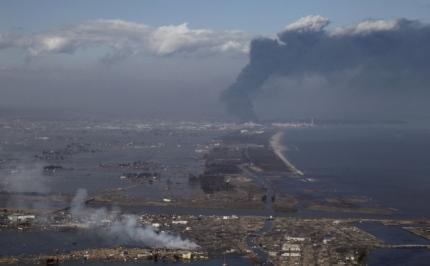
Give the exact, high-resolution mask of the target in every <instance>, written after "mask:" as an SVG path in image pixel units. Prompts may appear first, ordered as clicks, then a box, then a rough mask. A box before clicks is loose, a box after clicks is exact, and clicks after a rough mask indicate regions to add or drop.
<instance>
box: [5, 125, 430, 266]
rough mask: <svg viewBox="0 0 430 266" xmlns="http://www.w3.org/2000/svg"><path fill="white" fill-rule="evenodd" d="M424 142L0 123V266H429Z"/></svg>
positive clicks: (399, 132)
mask: <svg viewBox="0 0 430 266" xmlns="http://www.w3.org/2000/svg"><path fill="white" fill-rule="evenodd" d="M396 127H398V128H396ZM333 132H337V133H336V134H337V135H336V134H334V133H333ZM387 132H395V134H394V135H390V134H387ZM429 132H430V131H428V130H427V129H416V128H408V127H403V125H381V126H375V125H372V126H371V127H367V126H363V125H360V126H356V127H341V126H333V125H316V124H314V123H302V122H300V123H265V124H256V123H243V124H236V123H221V122H218V123H215V122H166V121H146V122H142V121H107V120H67V121H62V120H30V119H18V118H14V119H5V120H0V177H1V178H0V264H1V265H36V264H39V265H40V264H41V265H76V264H78V263H79V264H86V265H134V264H136V263H143V264H144V265H223V264H227V265H366V264H368V265H408V264H407V263H406V262H407V261H406V262H405V261H404V260H402V258H404V257H408V258H409V257H410V258H413V259H416V260H417V261H418V260H420V261H423V260H427V261H429V260H430V252H429V247H430V240H429V239H430V219H429V217H430V213H429V212H428V208H426V206H425V205H424V203H423V202H426V201H425V200H426V199H427V197H428V195H427V194H425V193H423V192H424V191H428V190H427V188H428V187H429V182H428V181H425V178H426V177H428V175H427V174H429V173H430V169H429V168H428V165H427V164H426V163H425V160H424V159H423V158H422V154H420V153H419V152H424V150H426V147H428V145H429V143H427V142H426V139H427V138H425V136H427V135H428V134H429ZM384 134H385V135H384ZM358 135H360V136H361V137H360V138H359V139H360V141H358V138H357V136H358ZM332 136H335V137H332ZM363 136H365V137H364V138H363ZM375 136H376V137H375ZM382 136H384V137H382ZM417 136H422V138H421V140H422V141H421V142H419V143H418V142H417V141H419V140H420V138H419V137H417ZM411 140H413V141H411ZM406 147H410V149H409V150H411V151H412V150H413V151H415V153H416V156H415V157H411V155H410V154H409V155H408V156H407V157H408V158H415V159H409V161H407V160H405V159H404V157H402V156H401V155H398V154H395V151H396V150H402V151H403V152H408V149H406ZM417 147H422V148H419V149H416V148H417ZM427 150H428V149H427ZM417 169H419V170H417ZM382 173H383V174H382ZM402 178H409V183H408V184H411V185H410V187H403V188H399V187H398V186H397V185H393V180H400V179H402ZM411 180H413V182H411ZM400 183H401V182H400ZM396 184H398V182H396ZM395 195H397V197H396V196H395ZM412 195H414V196H412ZM405 202H409V203H408V204H405ZM414 202H416V204H412V203H414ZM427 202H428V201H427ZM393 257H394V258H396V259H395V260H392V259H391V260H390V258H393ZM390 261H391V262H392V263H389V262H390ZM383 262H384V263H385V264H383ZM394 262H396V263H397V264H395V263H394ZM393 263H394V264H393ZM398 263H400V264H398ZM402 263H403V264H402Z"/></svg>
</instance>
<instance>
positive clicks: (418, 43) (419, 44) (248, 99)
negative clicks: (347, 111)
mask: <svg viewBox="0 0 430 266" xmlns="http://www.w3.org/2000/svg"><path fill="white" fill-rule="evenodd" d="M327 25H329V21H328V19H326V18H323V17H321V16H307V17H303V18H301V19H299V20H298V21H296V22H294V23H292V24H289V25H288V26H287V27H286V28H285V30H284V31H282V32H280V33H279V34H278V35H277V39H270V38H258V39H254V40H253V41H252V43H251V49H250V55H249V56H250V60H249V63H248V65H247V66H245V68H244V69H243V70H242V72H241V73H240V74H239V76H238V78H237V80H236V81H235V82H234V83H233V84H232V85H231V86H230V87H229V88H228V89H227V90H225V91H224V92H223V94H222V96H221V100H222V101H223V102H224V103H225V104H226V106H227V111H228V112H229V113H230V114H232V115H234V116H236V117H237V118H239V119H241V120H255V119H256V114H255V112H254V109H253V104H252V101H253V100H254V99H256V98H257V97H258V96H259V93H261V89H262V86H263V84H265V82H266V81H267V80H268V79H269V78H272V77H282V76H286V77H295V78H300V77H304V76H306V75H317V76H322V77H324V79H325V80H328V81H329V82H331V84H330V85H331V86H334V87H336V86H340V85H339V84H340V83H342V85H341V86H342V90H356V91H362V90H368V91H369V90H370V91H372V90H373V91H382V92H383V93H385V92H384V90H387V92H393V91H402V90H412V89H413V90H416V89H418V90H425V89H426V88H427V87H428V84H429V83H428V82H429V74H430V71H429V70H430V45H429V44H430V26H429V25H428V24H423V23H421V22H419V21H411V20H407V19H394V20H367V21H363V22H361V23H359V24H357V25H354V26H352V27H343V28H335V29H331V30H328V29H327ZM340 77H341V78H340ZM288 89H289V88H286V90H288ZM348 92H349V91H348Z"/></svg>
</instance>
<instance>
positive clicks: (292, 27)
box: [285, 15, 330, 31]
mask: <svg viewBox="0 0 430 266" xmlns="http://www.w3.org/2000/svg"><path fill="white" fill-rule="evenodd" d="M329 23H330V21H329V20H328V19H327V18H325V17H322V16H313V15H311V16H306V17H302V18H300V19H299V20H297V21H295V22H293V23H291V24H288V25H287V26H286V27H285V31H320V30H321V29H323V28H324V27H325V26H327V25H328V24H329Z"/></svg>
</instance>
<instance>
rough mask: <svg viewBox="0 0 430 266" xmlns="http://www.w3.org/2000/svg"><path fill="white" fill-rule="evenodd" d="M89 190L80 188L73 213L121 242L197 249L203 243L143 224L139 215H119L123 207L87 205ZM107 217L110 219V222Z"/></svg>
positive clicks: (74, 202) (73, 204)
mask: <svg viewBox="0 0 430 266" xmlns="http://www.w3.org/2000/svg"><path fill="white" fill-rule="evenodd" d="M87 197H88V195H87V191H86V190H85V189H79V190H78V192H77V193H76V195H75V197H74V199H73V200H72V204H71V213H72V215H73V217H75V218H79V219H81V220H82V221H86V222H87V223H88V224H89V225H90V226H91V227H92V228H93V229H94V230H96V232H97V233H98V234H100V235H101V236H102V237H104V238H106V239H107V240H108V241H114V242H115V243H117V244H140V245H144V246H148V247H152V248H168V249H187V250H190V249H196V248H198V247H199V246H198V245H197V244H195V243H194V242H192V241H190V240H188V239H182V238H181V237H179V236H175V235H171V234H169V233H166V232H163V231H162V232H156V231H155V230H154V228H153V227H152V226H149V225H145V226H141V225H140V224H139V222H138V217H137V216H135V215H129V214H124V215H119V210H116V211H115V210H113V211H108V210H107V209H105V208H98V209H94V208H88V207H86V206H85V200H86V199H87ZM106 221H110V222H109V224H106Z"/></svg>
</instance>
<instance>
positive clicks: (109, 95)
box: [0, 0, 430, 119]
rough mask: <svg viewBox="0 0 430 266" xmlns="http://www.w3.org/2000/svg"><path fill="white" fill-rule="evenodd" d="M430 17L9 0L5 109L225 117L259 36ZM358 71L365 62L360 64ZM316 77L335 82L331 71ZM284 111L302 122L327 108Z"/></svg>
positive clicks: (394, 7)
mask: <svg viewBox="0 0 430 266" xmlns="http://www.w3.org/2000/svg"><path fill="white" fill-rule="evenodd" d="M429 14H430V0H410V1H400V0H379V1H377V0H376V1H375V0H373V1H372V0H362V1H352V0H333V1H330V0H315V1H285V0H284V1H282V0H273V1H257V0H246V1H245V0H243V1H239V0H236V1H222V0H221V1H205V0H196V1H191V0H190V1H186V0H184V1H165V0H159V1H145V0H141V1H137V0H136V1H135V0H133V1H114V0H103V1H101V0H100V1H96V0H94V1H80V0H74V1H65V0H55V1H21V0H11V1H9V0H3V1H1V2H0V80H1V83H2V86H1V87H0V93H1V94H2V97H1V98H0V110H2V108H3V109H4V108H18V109H24V108H42V109H43V108H48V109H49V108H54V109H64V110H66V109H67V110H69V109H70V110H79V111H81V112H104V113H123V114H126V115H131V114H133V115H136V116H138V117H155V116H167V117H176V116H180V117H185V118H189V119H193V118H194V117H198V116H206V117H213V116H214V117H218V116H220V115H223V114H225V110H224V109H223V103H222V101H220V97H221V98H222V96H220V95H221V94H222V92H223V91H225V90H226V89H227V88H229V87H230V85H231V84H233V83H234V82H235V80H236V78H237V77H238V75H239V74H240V73H241V72H243V68H244V67H245V68H246V66H247V65H249V64H248V63H249V60H250V58H251V59H252V56H250V54H249V53H250V50H252V47H251V42H252V40H253V39H255V38H260V39H261V38H262V39H264V38H267V39H271V40H273V39H276V38H278V37H279V34H282V32H283V31H285V29H286V28H288V26H287V25H290V24H291V23H294V22H295V21H297V20H300V19H301V18H303V17H307V16H308V17H309V16H320V17H323V18H324V19H327V20H329V23H327V25H324V27H323V28H320V29H319V30H322V31H326V32H327V35H330V33H329V32H335V31H336V30H337V29H346V28H348V27H355V26H354V25H359V23H360V22H362V21H365V20H373V21H374V20H380V21H395V20H399V19H406V20H408V21H419V23H421V24H423V25H426V24H427V23H429V22H430V15H429ZM399 25H400V24H399ZM402 25H403V24H402ZM393 27H394V26H393ZM392 29H393V28H390V29H388V30H392ZM396 29H397V28H396ZM343 31H345V30H343ZM417 34H418V35H419V34H420V33H417ZM405 38H406V37H405ZM387 45H390V44H389V43H387ZM366 49H367V48H366ZM419 49H424V48H421V47H420V48H419ZM254 50H256V51H257V50H258V49H254ZM361 52H362V51H361ZM378 60H379V59H378ZM358 65H360V66H362V65H363V64H361V63H360V64H351V65H350V67H351V68H352V67H357V66H358ZM303 67H305V68H306V66H303ZM308 72H309V71H307V70H306V71H304V72H303V73H308ZM269 74H270V75H269ZM272 74H273V75H272ZM311 74H312V75H314V74H318V75H322V76H323V79H326V78H327V76H326V75H327V73H326V72H324V73H322V72H318V73H311ZM268 75H269V76H274V75H278V76H279V75H280V74H279V73H278V72H276V73H268ZM282 75H284V73H283V74H282ZM330 75H332V73H330ZM318 78H320V77H317V78H316V79H318ZM276 80H277V81H276V82H274V83H276V86H275V85H273V86H272V87H285V86H284V85H279V80H283V79H282V78H279V77H278V78H277V79H276ZM261 82H263V83H264V84H261V85H262V87H264V86H265V87H264V88H265V89H264V90H262V92H259V96H261V95H271V97H266V98H264V97H263V98H264V99H263V100H262V101H260V103H261V102H265V101H266V100H267V98H273V97H274V95H275V94H274V92H275V91H279V88H277V89H276V88H275V89H267V87H268V86H269V85H270V84H271V82H272V83H273V78H270V79H269V80H268V82H266V80H264V81H261ZM286 82H287V83H286V84H291V82H293V84H296V83H297V80H294V81H291V80H288V81H286ZM324 82H325V81H324ZM268 84H269V85H268ZM282 84H283V83H282ZM300 84H303V82H302V83H300ZM263 85H264V86H263ZM295 86H296V87H297V85H295ZM272 92H273V93H272ZM307 93H309V92H307ZM281 94H282V95H284V94H285V91H283V92H282V93H281ZM281 94H279V95H281ZM247 97H252V99H251V101H256V100H257V101H259V98H261V97H256V96H253V95H252V94H250V95H248V96H247ZM283 97H284V96H283ZM274 98H277V97H276V96H275V97H274ZM287 98H288V97H287ZM282 99H284V98H282ZM277 100H278V101H279V99H277ZM258 104H259V103H257V106H259V105H258ZM260 105H261V104H260ZM278 105H281V106H282V105H284V102H282V101H281V103H278ZM306 105H315V104H313V103H312V104H311V103H307V104H306ZM269 106H270V103H269ZM321 106H327V103H325V104H323V105H321ZM260 109H267V108H264V107H260ZM275 110H277V111H275V112H281V113H282V112H284V113H285V112H287V111H288V112H291V113H295V114H298V115H296V116H299V117H300V116H301V115H300V113H303V115H302V116H308V115H312V112H320V110H314V111H312V112H304V111H303V110H289V109H288V108H287V109H285V110H284V109H282V108H281V109H276V108H275ZM332 113H333V112H331V113H330V114H332Z"/></svg>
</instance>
